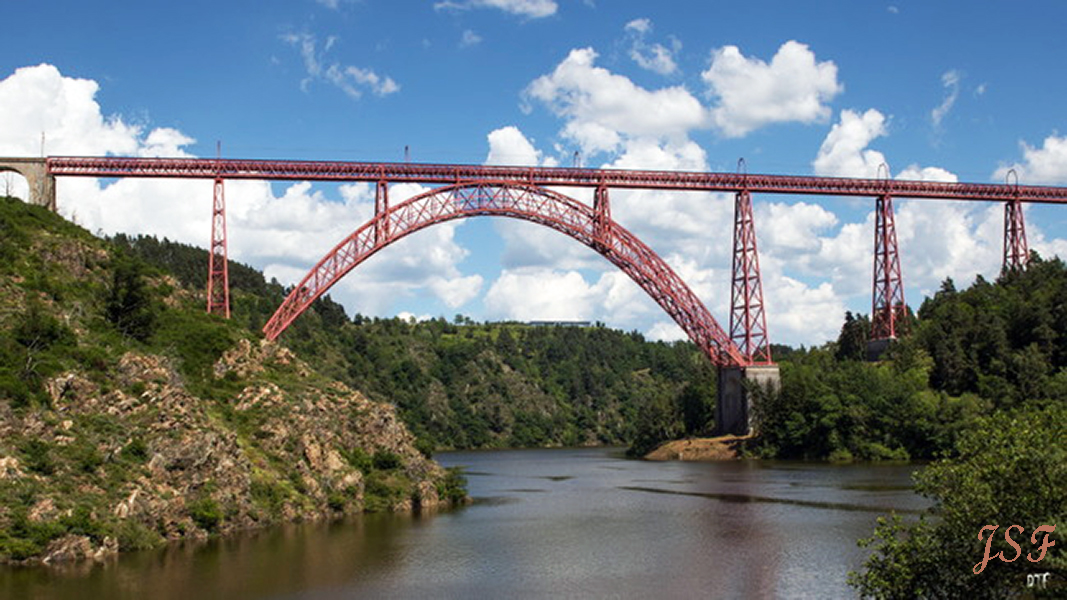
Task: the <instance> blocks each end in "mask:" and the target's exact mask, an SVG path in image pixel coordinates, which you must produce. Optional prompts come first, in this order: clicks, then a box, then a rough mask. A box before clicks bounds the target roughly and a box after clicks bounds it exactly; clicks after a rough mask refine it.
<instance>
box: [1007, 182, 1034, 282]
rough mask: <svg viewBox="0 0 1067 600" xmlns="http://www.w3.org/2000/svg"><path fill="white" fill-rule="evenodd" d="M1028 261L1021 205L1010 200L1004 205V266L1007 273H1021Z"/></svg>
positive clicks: (1028, 254) (1028, 250)
mask: <svg viewBox="0 0 1067 600" xmlns="http://www.w3.org/2000/svg"><path fill="white" fill-rule="evenodd" d="M1029 260H1030V249H1029V248H1028V247H1027V245H1026V223H1024V222H1023V203H1022V202H1021V201H1019V200H1011V201H1009V202H1005V203H1004V265H1003V267H1002V269H1003V270H1004V271H1005V272H1007V271H1021V270H1022V269H1024V268H1026V263H1027V262H1028V261H1029Z"/></svg>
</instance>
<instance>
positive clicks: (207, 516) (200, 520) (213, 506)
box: [186, 496, 222, 532]
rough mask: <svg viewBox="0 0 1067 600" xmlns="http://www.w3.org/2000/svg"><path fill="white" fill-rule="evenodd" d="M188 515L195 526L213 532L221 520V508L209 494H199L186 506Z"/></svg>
mask: <svg viewBox="0 0 1067 600" xmlns="http://www.w3.org/2000/svg"><path fill="white" fill-rule="evenodd" d="M186 511H187V512H188V513H189V517H190V518H191V519H192V520H193V522H194V523H196V525H197V527H199V528H201V529H204V530H206V531H211V532H214V531H215V530H216V529H218V526H219V524H220V523H221V522H222V510H221V509H220V508H219V504H218V503H217V502H215V500H214V499H213V498H212V497H211V496H201V497H199V498H197V499H195V500H193V501H192V502H190V503H189V504H188V505H187V506H186Z"/></svg>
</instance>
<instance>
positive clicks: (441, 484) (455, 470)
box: [437, 467, 467, 504]
mask: <svg viewBox="0 0 1067 600" xmlns="http://www.w3.org/2000/svg"><path fill="white" fill-rule="evenodd" d="M437 496H438V497H439V498H441V499H442V500H448V501H449V502H450V503H452V504H461V503H462V502H463V501H464V500H466V499H467V478H466V477H464V476H463V469H462V467H451V468H449V469H447V470H446V472H445V477H444V479H442V480H440V481H438V482H437Z"/></svg>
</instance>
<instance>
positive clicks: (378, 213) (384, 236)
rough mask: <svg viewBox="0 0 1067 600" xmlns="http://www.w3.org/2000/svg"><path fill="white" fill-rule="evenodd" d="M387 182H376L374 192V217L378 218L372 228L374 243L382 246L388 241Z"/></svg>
mask: <svg viewBox="0 0 1067 600" xmlns="http://www.w3.org/2000/svg"><path fill="white" fill-rule="evenodd" d="M388 213H389V182H388V181H386V180H384V179H382V180H380V181H378V185H377V187H375V190H374V217H375V218H380V219H381V220H380V221H378V222H377V224H376V225H375V226H374V243H376V244H384V243H385V240H388V239H389V214H388Z"/></svg>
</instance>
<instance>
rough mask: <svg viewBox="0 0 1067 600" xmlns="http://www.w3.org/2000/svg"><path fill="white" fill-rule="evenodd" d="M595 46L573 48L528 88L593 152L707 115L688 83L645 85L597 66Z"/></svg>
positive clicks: (699, 121)
mask: <svg viewBox="0 0 1067 600" xmlns="http://www.w3.org/2000/svg"><path fill="white" fill-rule="evenodd" d="M596 58H597V53H596V52H595V51H594V50H593V49H592V48H582V49H577V50H572V51H571V52H570V54H569V55H568V56H567V58H566V59H564V60H563V62H561V63H560V64H559V65H557V66H556V68H555V69H554V70H553V72H552V73H550V74H548V75H543V76H541V77H538V78H537V79H535V80H534V81H533V82H532V83H530V85H529V86H528V87H527V88H526V91H525V96H526V97H527V99H532V100H537V101H539V102H541V103H543V104H544V105H545V106H547V107H548V108H549V110H551V111H552V112H553V113H554V114H555V115H557V116H559V117H561V118H563V119H564V120H565V122H566V125H565V126H564V129H563V132H562V133H563V135H564V137H567V138H569V139H571V140H573V141H574V142H576V143H578V145H579V146H580V147H581V148H582V151H583V152H584V153H585V154H587V155H589V154H595V153H597V152H606V151H613V150H615V149H617V147H618V145H619V144H620V143H621V142H622V141H623V140H624V139H625V138H626V137H653V138H656V139H667V138H677V137H681V136H684V135H685V134H686V133H687V132H688V131H689V130H691V129H693V128H696V127H700V126H702V125H703V124H704V123H705V122H706V121H707V114H706V111H705V110H704V107H703V106H702V105H701V104H700V101H699V100H697V99H696V98H695V97H694V96H693V95H692V94H690V93H689V91H688V90H686V89H685V88H684V87H681V86H674V87H667V88H662V89H658V90H651V91H650V90H647V89H645V88H642V87H640V86H638V85H636V84H634V82H633V81H631V80H630V79H628V78H626V77H624V76H622V75H617V74H615V73H612V72H610V71H608V70H607V69H604V68H602V67H597V66H595V64H594V63H595V62H596Z"/></svg>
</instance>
